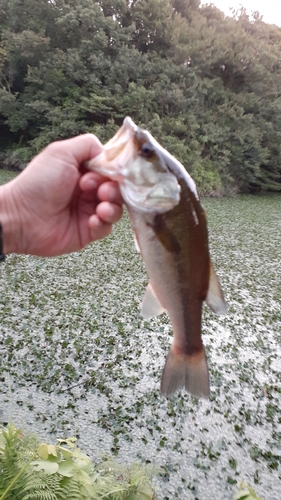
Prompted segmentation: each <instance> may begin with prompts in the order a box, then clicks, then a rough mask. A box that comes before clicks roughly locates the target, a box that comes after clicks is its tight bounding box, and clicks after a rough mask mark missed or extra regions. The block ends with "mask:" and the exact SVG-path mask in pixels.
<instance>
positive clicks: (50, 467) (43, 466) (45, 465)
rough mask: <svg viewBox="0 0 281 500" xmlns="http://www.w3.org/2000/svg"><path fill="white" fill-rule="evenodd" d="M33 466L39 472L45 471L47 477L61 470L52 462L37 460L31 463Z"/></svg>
mask: <svg viewBox="0 0 281 500" xmlns="http://www.w3.org/2000/svg"><path fill="white" fill-rule="evenodd" d="M31 465H34V467H36V469H38V470H43V471H44V472H45V474H47V475H51V474H55V473H56V472H58V470H59V464H58V463H57V462H50V460H35V461H33V462H31Z"/></svg>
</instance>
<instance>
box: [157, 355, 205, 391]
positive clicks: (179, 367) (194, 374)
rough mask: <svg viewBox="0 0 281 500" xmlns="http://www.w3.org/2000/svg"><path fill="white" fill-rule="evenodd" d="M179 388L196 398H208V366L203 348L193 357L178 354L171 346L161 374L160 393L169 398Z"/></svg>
mask: <svg viewBox="0 0 281 500" xmlns="http://www.w3.org/2000/svg"><path fill="white" fill-rule="evenodd" d="M181 387H185V388H186V390H187V391H188V392H190V394H192V395H193V396H195V397H197V398H208V397H209V395H210V388H209V374H208V365H207V359H206V355H205V350H204V347H203V346H202V351H200V352H197V353H196V354H193V355H187V354H184V353H181V352H180V353H178V352H177V350H176V349H175V348H173V345H172V346H171V349H170V352H169V354H168V357H167V360H166V364H165V366H164V370H163V373H162V379H161V393H162V394H163V395H164V396H171V395H172V394H173V393H174V392H175V391H176V390H177V389H180V388H181Z"/></svg>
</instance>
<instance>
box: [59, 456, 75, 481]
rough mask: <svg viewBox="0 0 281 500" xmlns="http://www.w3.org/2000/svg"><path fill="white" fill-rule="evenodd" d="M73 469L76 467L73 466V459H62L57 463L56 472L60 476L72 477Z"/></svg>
mask: <svg viewBox="0 0 281 500" xmlns="http://www.w3.org/2000/svg"><path fill="white" fill-rule="evenodd" d="M75 469H76V466H75V463H74V462H73V460H71V459H69V460H63V461H62V462H60V464H59V467H58V472H59V474H61V475H62V476H65V477H72V476H73V474H74V473H75Z"/></svg>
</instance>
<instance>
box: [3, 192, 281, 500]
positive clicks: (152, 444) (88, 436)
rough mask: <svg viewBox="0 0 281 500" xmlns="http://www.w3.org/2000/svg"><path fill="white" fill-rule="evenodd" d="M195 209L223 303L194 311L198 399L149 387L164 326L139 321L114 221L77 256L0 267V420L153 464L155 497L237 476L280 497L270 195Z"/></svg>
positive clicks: (127, 239)
mask: <svg viewBox="0 0 281 500" xmlns="http://www.w3.org/2000/svg"><path fill="white" fill-rule="evenodd" d="M204 205H205V208H206V211H207V215H208V221H209V232H210V246H211V253H212V257H213V261H214V264H215V268H216V270H217V272H218V274H219V276H220V279H221V283H222V286H223V289H224V291H225V295H226V299H227V302H228V305H229V314H228V315H227V316H226V317H216V316H215V315H214V314H213V313H211V312H210V311H209V310H207V308H204V318H203V337H204V344H205V346H206V351H207V355H208V360H209V369H210V378H211V399H210V401H197V400H195V399H193V398H192V397H190V396H189V395H188V394H185V393H179V394H177V395H175V396H173V397H172V398H170V399H169V400H166V399H163V397H161V395H160V392H159V385H160V377H161V371H162V368H163V366H164V362H165V357H166V355H167V353H168V349H169V345H170V342H171V335H172V332H171V327H170V323H169V320H168V318H167V316H165V315H162V316H161V317H159V318H156V319H153V320H151V321H146V320H143V319H142V318H141V316H140V313H139V306H140V303H141V299H142V295H143V293H144V290H145V287H146V284H147V277H146V273H145V267H144V264H143V263H142V261H141V260H140V257H139V255H138V254H137V253H136V251H135V249H134V243H133V240H132V237H131V234H130V228H129V221H128V218H127V217H126V216H125V217H124V218H123V219H122V221H121V222H120V223H118V224H117V225H116V227H115V230H114V233H113V235H111V236H110V237H109V238H107V239H105V240H103V241H101V242H98V243H95V244H94V245H92V246H89V247H88V248H86V249H85V250H84V251H82V252H80V253H77V254H71V255H69V256H63V257H58V258H54V259H39V258H33V257H30V256H15V255H11V256H9V257H8V258H7V260H6V262H5V264H3V265H2V266H1V267H0V287H1V290H2V294H1V297H0V314H1V323H2V325H1V331H0V367H1V368H0V380H1V385H0V400H1V401H3V404H2V405H1V406H0V422H2V423H7V422H8V420H9V416H10V415H12V418H13V421H14V422H15V424H16V425H19V426H24V427H26V428H28V426H32V428H33V429H34V430H36V432H37V433H38V434H40V437H41V438H43V439H44V440H47V439H51V440H54V439H55V438H56V437H61V436H68V435H72V436H76V437H77V438H78V443H79V447H80V448H81V449H82V450H86V452H87V454H88V455H90V456H95V455H96V453H98V452H99V451H100V450H103V451H105V452H111V453H113V454H115V455H116V456H117V458H120V460H122V461H124V460H125V461H133V460H135V459H141V460H142V461H147V462H152V463H156V464H157V465H159V466H160V467H162V469H163V473H162V475H161V476H160V478H159V479H157V484H158V488H159V491H160V492H161V496H160V498H161V500H166V499H169V500H170V499H176V498H179V499H182V500H189V499H200V500H203V499H204V500H213V499H214V498H216V500H225V499H231V498H232V497H233V494H234V492H235V491H236V489H237V486H236V483H237V481H242V480H245V481H247V482H248V483H250V484H253V485H254V488H255V490H256V493H257V495H258V496H260V497H262V498H266V499H269V498H270V500H279V498H280V478H281V471H280V457H281V452H280V450H281V443H280V440H281V427H280V425H281V420H280V405H281V382H280V381H281V377H280V375H281V365H280V356H281V347H280V346H281V333H280V332H281V317H280V297H281V280H280V240H281V237H280V212H281V197H280V196H278V195H272V196H260V197H254V196H253V197H251V196H240V197H237V198H234V199H210V200H204ZM9 384H10V392H9ZM1 391H2V392H1Z"/></svg>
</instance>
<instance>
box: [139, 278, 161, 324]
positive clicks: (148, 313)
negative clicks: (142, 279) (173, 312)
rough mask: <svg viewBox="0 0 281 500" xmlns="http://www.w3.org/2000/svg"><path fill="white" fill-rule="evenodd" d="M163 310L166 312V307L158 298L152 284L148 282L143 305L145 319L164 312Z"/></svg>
mask: <svg viewBox="0 0 281 500" xmlns="http://www.w3.org/2000/svg"><path fill="white" fill-rule="evenodd" d="M163 312H165V309H164V308H163V307H162V306H161V304H160V302H159V300H158V299H157V297H156V295H155V293H154V291H153V288H152V286H151V284H150V283H148V285H147V289H146V291H145V294H144V298H143V301H142V305H141V314H142V316H143V317H144V318H145V319H149V318H153V317H154V316H159V314H162V313H163Z"/></svg>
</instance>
